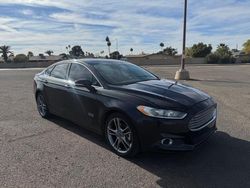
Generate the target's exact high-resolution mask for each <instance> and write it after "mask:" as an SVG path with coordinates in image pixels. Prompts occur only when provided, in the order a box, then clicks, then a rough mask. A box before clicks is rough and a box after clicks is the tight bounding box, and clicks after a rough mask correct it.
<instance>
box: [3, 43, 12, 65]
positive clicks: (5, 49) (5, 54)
mask: <svg viewBox="0 0 250 188" xmlns="http://www.w3.org/2000/svg"><path fill="white" fill-rule="evenodd" d="M0 53H1V54H2V57H3V59H4V62H5V63H6V62H7V61H8V54H12V52H11V51H10V46H5V45H4V46H0Z"/></svg>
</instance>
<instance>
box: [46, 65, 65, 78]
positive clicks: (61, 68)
mask: <svg viewBox="0 0 250 188" xmlns="http://www.w3.org/2000/svg"><path fill="white" fill-rule="evenodd" d="M67 69H68V64H66V63H64V64H59V65H56V66H55V68H54V69H53V70H52V72H51V73H50V76H52V77H54V78H59V79H65V78H66V74H67Z"/></svg>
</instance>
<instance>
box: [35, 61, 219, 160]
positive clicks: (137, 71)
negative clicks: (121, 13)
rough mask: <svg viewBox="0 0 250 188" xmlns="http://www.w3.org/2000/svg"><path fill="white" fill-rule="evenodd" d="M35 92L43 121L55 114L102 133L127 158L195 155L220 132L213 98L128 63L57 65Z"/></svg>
mask: <svg viewBox="0 0 250 188" xmlns="http://www.w3.org/2000/svg"><path fill="white" fill-rule="evenodd" d="M34 93H35V98H36V102H37V109H38V112H39V114H40V115H41V116H42V117H43V118H47V117H49V116H50V115H51V114H54V115H56V116H61V117H63V118H65V119H68V120H70V121H72V122H74V123H75V124H78V125H81V126H84V127H85V128H86V129H89V130H91V131H94V132H96V133H98V134H101V135H103V136H104V137H105V139H106V141H107V143H108V144H109V145H110V147H111V149H112V150H113V151H114V152H115V153H117V154H118V155H120V156H124V157H130V156H134V155H135V154H137V153H138V152H140V151H145V150H150V149H161V150H192V149H194V148H195V147H196V146H197V145H198V144H200V143H202V142H203V141H205V140H207V138H208V137H209V136H210V135H211V134H213V133H214V132H215V131H216V115H217V112H216V106H217V105H216V103H215V102H214V100H213V99H212V98H211V97H210V96H209V95H207V94H206V93H204V92H202V91H200V90H197V89H194V88H192V87H190V86H186V85H183V84H180V83H178V82H175V81H170V80H164V79H160V78H158V77H157V76H156V75H154V74H153V73H150V72H148V71H147V70H144V69H143V68H141V67H138V66H136V65H134V64H131V63H128V62H125V61H118V60H107V59H78V60H65V61H61V62H58V63H56V64H53V65H51V66H50V67H48V68H47V69H45V70H44V71H42V72H41V73H38V74H36V75H35V78H34Z"/></svg>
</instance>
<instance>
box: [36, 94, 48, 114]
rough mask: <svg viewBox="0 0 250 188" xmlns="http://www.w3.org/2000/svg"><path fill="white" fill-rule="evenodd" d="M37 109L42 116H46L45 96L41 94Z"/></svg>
mask: <svg viewBox="0 0 250 188" xmlns="http://www.w3.org/2000/svg"><path fill="white" fill-rule="evenodd" d="M37 109H38V112H39V113H40V115H41V116H43V117H44V116H46V114H47V106H46V104H45V101H44V98H43V96H42V95H40V94H39V95H38V96H37Z"/></svg>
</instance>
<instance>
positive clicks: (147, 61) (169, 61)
mask: <svg viewBox="0 0 250 188" xmlns="http://www.w3.org/2000/svg"><path fill="white" fill-rule="evenodd" d="M127 60H128V61H129V62H131V63H134V64H136V65H178V64H180V62H181V57H180V56H177V57H166V56H165V57H164V58H160V57H158V56H157V57H127ZM186 62H187V63H188V64H205V58H186Z"/></svg>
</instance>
